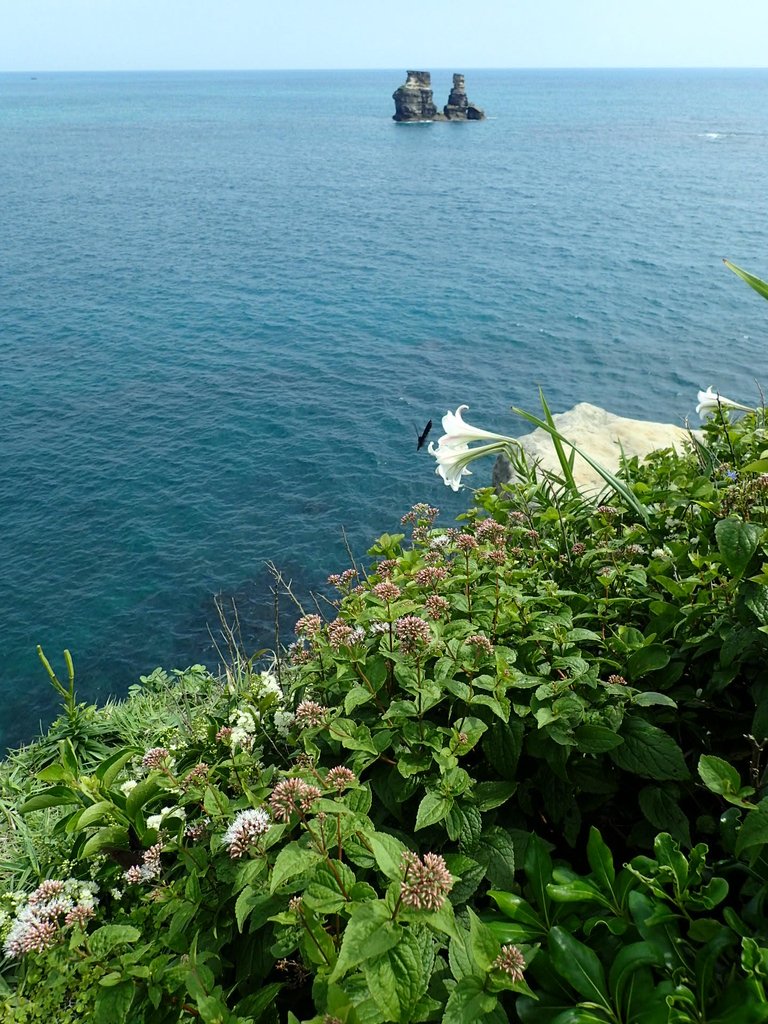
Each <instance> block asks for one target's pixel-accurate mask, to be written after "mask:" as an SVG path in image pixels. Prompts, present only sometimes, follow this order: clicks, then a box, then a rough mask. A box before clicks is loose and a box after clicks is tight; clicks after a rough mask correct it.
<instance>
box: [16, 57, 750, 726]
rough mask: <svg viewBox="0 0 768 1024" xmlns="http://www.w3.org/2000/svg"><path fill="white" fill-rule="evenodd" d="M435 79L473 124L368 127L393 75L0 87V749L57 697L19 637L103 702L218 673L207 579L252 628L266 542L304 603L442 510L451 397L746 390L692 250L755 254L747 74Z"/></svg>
mask: <svg viewBox="0 0 768 1024" xmlns="http://www.w3.org/2000/svg"><path fill="white" fill-rule="evenodd" d="M456 70H464V71H466V75H467V89H468V93H469V96H470V98H471V99H472V100H473V101H474V102H476V103H478V104H480V105H481V106H483V107H485V108H486V110H487V112H488V114H489V118H488V120H487V121H485V122H483V123H477V124H421V125H396V124H394V122H392V120H391V114H392V112H393V106H392V101H391V99H390V97H391V93H392V91H393V90H394V89H395V88H396V87H397V86H398V85H400V84H401V82H402V81H403V80H404V70H396V71H392V72H384V71H376V72H338V73H329V72H322V73H321V72H316V73H307V72H287V73H257V72H248V73H227V74H218V73H205V74H202V73H188V74H181V73H174V74H170V73H168V74H163V73H156V74H143V73H142V74H45V73H38V74H37V75H35V76H31V75H9V74H4V75H0V314H1V321H0V643H1V644H2V649H1V656H0V708H2V712H1V713H0V744H4V743H17V742H19V741H23V740H25V739H28V738H29V737H31V736H32V735H34V733H35V732H36V730H37V729H38V727H39V723H41V722H43V723H45V722H47V721H49V720H50V718H51V716H52V714H53V711H54V705H53V701H52V691H51V690H50V688H49V686H48V684H47V680H46V677H45V675H44V673H43V671H42V669H41V667H40V666H39V664H38V662H37V659H36V655H35V645H36V644H37V643H41V644H42V645H43V646H44V648H45V650H46V652H47V654H48V655H49V657H51V658H52V660H54V663H55V664H57V665H61V658H60V652H61V651H62V650H63V648H64V647H69V648H70V649H71V651H72V653H73V656H74V659H75V665H76V668H77V673H78V675H77V681H78V687H79V691H80V693H81V695H82V696H83V697H84V698H86V697H87V698H89V699H97V700H104V699H105V698H106V697H107V696H108V695H109V694H120V693H124V692H125V689H126V687H127V686H128V685H129V684H130V683H132V682H135V681H136V679H137V678H138V676H139V675H140V674H143V673H146V672H148V671H151V670H152V669H153V668H154V667H155V666H157V665H163V666H165V667H168V668H171V667H175V666H178V667H183V666H185V665H188V664H192V663H195V662H198V661H203V662H206V663H208V664H210V665H211V666H212V667H215V665H216V664H217V662H218V656H217V654H216V651H215V649H214V646H213V643H212V639H211V633H213V635H214V636H216V635H217V616H216V612H215V608H214V604H213V597H214V595H216V594H221V595H223V598H224V599H225V600H226V601H229V599H230V598H235V599H236V601H237V605H238V607H239V609H240V615H241V620H242V625H243V632H244V634H245V636H246V640H247V642H248V643H249V644H251V645H252V647H253V648H254V649H256V648H258V647H262V646H264V647H269V646H271V645H272V644H273V643H274V635H273V627H272V620H273V598H272V595H271V592H270V582H271V581H270V577H269V574H268V573H267V571H266V569H265V563H266V561H267V560H270V559H271V560H272V561H274V563H276V564H277V565H278V566H279V567H280V569H281V570H282V572H283V573H284V575H285V576H286V578H288V579H290V580H292V581H293V586H294V589H295V591H296V594H297V595H298V596H299V597H300V598H301V599H303V600H306V599H307V595H308V593H309V592H310V590H313V589H314V590H316V591H319V592H322V591H323V587H324V580H325V577H326V575H327V574H328V573H329V572H337V571H341V570H343V569H344V568H345V567H346V566H347V565H348V564H349V563H348V555H347V553H346V543H348V544H349V546H350V548H351V549H352V551H353V552H354V553H355V555H356V556H360V555H362V554H363V553H364V552H365V550H366V548H367V547H368V546H369V545H370V543H371V542H372V540H373V539H374V538H375V537H376V536H377V535H378V534H379V533H381V532H384V531H386V530H389V531H393V530H395V529H396V528H397V526H398V522H399V518H400V516H401V515H402V514H403V513H404V512H405V511H406V510H407V509H408V508H409V506H410V505H411V504H412V503H413V502H415V501H418V500H426V501H429V502H430V503H432V504H436V505H439V506H440V508H441V509H442V510H443V513H442V519H441V521H443V522H445V523H448V522H450V521H451V519H452V517H453V516H454V515H455V514H456V513H457V512H459V511H461V509H462V508H463V507H465V506H466V504H467V502H468V500H469V497H470V496H469V495H465V494H462V495H458V496H455V495H453V493H452V492H450V491H449V490H448V489H446V488H445V487H444V486H443V484H442V482H441V481H440V479H439V478H438V477H437V476H435V474H434V465H433V462H432V460H431V459H430V457H429V456H428V455H427V454H426V453H425V452H421V453H419V454H418V455H417V454H416V451H415V438H416V433H417V430H418V429H421V428H422V427H423V425H424V423H425V422H426V420H427V419H428V418H430V417H431V418H432V419H434V420H435V430H434V434H433V436H434V437H437V436H438V435H439V433H440V430H439V418H440V416H441V415H442V414H443V413H444V412H445V411H446V409H448V408H456V406H458V405H459V404H462V403H466V404H468V405H469V406H470V413H469V414H468V419H469V420H470V421H471V422H473V423H476V424H478V425H481V426H484V427H485V428H487V429H495V430H501V431H505V432H510V433H522V432H524V430H525V425H524V424H523V423H522V422H521V421H520V420H517V419H516V418H515V417H514V416H513V415H512V413H511V412H510V406H511V405H520V406H525V407H528V408H530V409H534V410H535V409H536V407H537V388H538V386H539V385H541V386H542V387H543V388H544V390H545V393H546V395H547V398H548V400H549V402H550V405H551V406H552V407H553V409H555V410H556V411H560V410H563V409H565V408H568V407H570V406H571V405H572V404H573V403H574V402H576V401H589V402H594V403H596V404H600V405H603V406H605V407H607V408H608V409H611V410H613V411H615V412H618V413H623V414H626V415H630V416H638V417H645V418H649V419H659V418H663V419H669V420H672V421H676V422H682V421H683V419H684V417H686V416H693V414H694V406H695V402H696V391H697V389H698V388H699V387H706V386H707V385H710V384H712V385H714V386H716V387H717V388H719V389H720V390H721V391H722V392H723V393H724V394H727V395H730V396H732V397H736V398H739V399H742V400H751V399H752V398H756V394H757V392H756V387H755V383H754V381H755V378H757V380H759V381H760V382H761V383H762V384H763V385H766V384H768V374H767V373H766V371H767V370H768V366H767V365H766V323H767V319H766V317H767V316H768V305H766V304H765V303H763V302H761V300H760V299H759V298H758V297H757V296H755V295H754V294H753V293H752V292H750V291H749V290H748V289H747V288H746V287H745V286H744V285H743V284H742V283H741V282H739V281H738V280H737V279H736V278H735V277H733V275H731V274H730V273H729V272H728V271H727V270H726V269H725V268H724V267H723V266H722V263H721V262H720V260H721V257H723V256H728V257H729V258H731V259H732V260H734V261H735V262H737V263H740V264H741V265H743V266H746V267H747V268H749V269H751V270H753V271H754V272H756V273H758V274H763V275H768V253H767V252H766V241H767V240H768V222H767V220H766V196H768V187H766V186H768V113H766V102H765V100H766V94H767V93H768V72H765V71H738V72H737V71H594V72H589V71H540V72H534V71H475V72H472V71H471V70H468V69H456ZM433 85H434V88H435V95H436V99H437V100H438V102H440V103H442V102H444V101H445V98H446V97H447V94H448V90H449V88H450V72H449V71H434V72H433ZM490 469H491V467H490V464H488V465H487V466H483V465H479V466H478V467H477V470H476V474H475V477H474V480H475V481H476V482H477V484H478V485H481V484H485V483H487V482H488V481H489V479H490ZM342 531H344V533H345V534H346V543H345V536H344V533H343V532H342ZM282 614H283V619H284V621H287V622H288V623H290V622H291V621H292V620H293V618H295V615H297V614H298V612H294V611H292V610H291V609H290V608H289V607H286V604H285V602H283V605H282ZM285 629H287V627H284V630H285ZM284 638H285V639H286V640H289V639H290V637H289V636H287V635H285V637H284Z"/></svg>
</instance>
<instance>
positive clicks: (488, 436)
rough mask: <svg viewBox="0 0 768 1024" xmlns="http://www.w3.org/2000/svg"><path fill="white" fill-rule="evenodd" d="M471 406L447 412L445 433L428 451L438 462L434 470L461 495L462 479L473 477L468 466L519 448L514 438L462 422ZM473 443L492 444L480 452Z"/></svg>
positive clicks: (483, 447)
mask: <svg viewBox="0 0 768 1024" xmlns="http://www.w3.org/2000/svg"><path fill="white" fill-rule="evenodd" d="M468 408H469V406H468V405H460V406H459V408H458V409H457V410H456V412H455V413H454V412H447V413H446V414H445V416H443V430H444V431H445V433H444V434H443V435H442V437H440V438H439V439H438V442H437V447H435V443H434V441H430V443H429V448H428V449H427V450H428V451H429V454H430V455H433V456H434V457H435V459H436V460H437V469H436V470H435V472H436V473H438V474H439V475H440V476H441V477H442V478H443V481H444V483H445V484H446V486H447V487H451V488H453V490H454V491H458V489H459V488H460V487H461V478H462V477H463V476H470V475H471V474H470V471H469V470H468V469H467V466H468V465H469V463H470V462H472V460H473V459H478V458H480V457H481V456H483V455H491V454H493V453H498V452H501V451H505V450H506V449H508V448H509V446H510V445H511V444H519V442H518V441H516V440H515V439H514V438H513V437H506V436H505V435H504V434H492V433H491V432H490V431H488V430H480V428H479V427H473V426H471V425H470V424H469V423H465V422H464V420H463V419H462V418H461V414H462V411H463V410H464V409H468ZM470 441H490V442H491V443H490V444H483V445H480V446H479V447H477V448H470V447H469V443H470Z"/></svg>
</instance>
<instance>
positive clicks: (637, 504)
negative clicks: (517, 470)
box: [512, 406, 648, 523]
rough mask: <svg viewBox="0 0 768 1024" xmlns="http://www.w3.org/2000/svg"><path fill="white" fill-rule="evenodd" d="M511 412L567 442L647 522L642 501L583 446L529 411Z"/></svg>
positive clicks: (514, 408)
mask: <svg viewBox="0 0 768 1024" xmlns="http://www.w3.org/2000/svg"><path fill="white" fill-rule="evenodd" d="M512 412H514V413H517V415H518V416H522V417H523V419H526V420H528V422H529V423H533V424H534V425H535V426H537V427H541V429H542V430H545V431H546V432H547V433H548V434H549V435H550V437H552V438H553V439H554V438H556V439H557V440H558V441H560V442H562V443H564V444H567V445H568V446H569V447H570V448H572V449H573V451H575V452H576V453H577V454H578V455H580V456H581V457H582V459H584V461H585V462H586V463H587V465H589V466H591V467H592V469H594V471H595V472H596V473H598V474H599V475H600V476H601V477H602V478H603V480H605V482H606V483H607V484H608V485H609V487H612V488H613V489H614V491H616V493H617V494H618V495H619V496H620V497H621V498H622V499H623V500H624V502H625V504H626V505H627V506H628V507H629V508H632V509H634V510H635V512H636V513H637V515H638V516H639V517H640V518H641V519H642V520H643V522H645V523H647V522H648V511H647V509H646V508H645V506H644V505H643V504H642V502H641V501H639V500H638V498H637V496H636V495H635V493H634V492H633V491H632V490H631V489H630V488H629V487H628V486H627V484H626V483H624V481H623V480H619V478H618V477H616V476H614V474H613V473H611V472H609V470H607V469H606V468H605V467H604V466H601V465H600V463H599V462H597V461H596V460H595V459H593V458H592V456H591V455H588V454H587V452H585V451H584V449H583V448H579V447H578V445H575V444H574V443H573V442H572V441H569V440H568V438H567V437H563V435H562V434H561V433H560V432H559V431H558V430H556V429H555V427H554V426H552V425H551V424H550V423H547V422H546V421H545V420H540V419H539V418H538V417H537V416H533V415H532V414H531V413H529V412H525V410H523V409H518V408H516V407H515V406H512Z"/></svg>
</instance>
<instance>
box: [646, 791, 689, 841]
mask: <svg viewBox="0 0 768 1024" xmlns="http://www.w3.org/2000/svg"><path fill="white" fill-rule="evenodd" d="M638 802H639V804H640V810H641V811H642V812H643V815H644V817H645V818H646V820H647V821H649V822H650V823H651V825H653V827H654V828H655V829H657V830H658V831H661V832H669V833H670V835H671V836H672V837H673V838H674V839H676V840H677V841H678V842H679V843H684V844H685V845H686V846H690V845H691V831H690V826H689V824H688V818H687V817H686V816H685V812H684V811H682V810H681V809H680V804H679V799H678V797H677V796H675V795H674V794H672V793H669V792H668V791H667V790H666V789H664V788H663V787H662V786H645V787H644V788H643V789H641V790H640V793H639V794H638Z"/></svg>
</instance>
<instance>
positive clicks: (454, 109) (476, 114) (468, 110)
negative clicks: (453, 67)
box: [443, 75, 485, 121]
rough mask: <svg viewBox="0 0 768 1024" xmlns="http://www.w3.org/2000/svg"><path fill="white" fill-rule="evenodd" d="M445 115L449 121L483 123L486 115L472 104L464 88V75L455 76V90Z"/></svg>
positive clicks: (450, 96)
mask: <svg viewBox="0 0 768 1024" xmlns="http://www.w3.org/2000/svg"><path fill="white" fill-rule="evenodd" d="M443 113H444V114H445V116H446V118H447V119H448V120H449V121H482V119H483V118H484V117H485V113H484V112H483V111H482V110H481V109H480V107H476V106H475V105H474V104H473V103H470V102H469V100H468V99H467V92H466V89H465V88H464V75H454V76H453V88H452V89H451V93H450V95H449V97H448V102H447V103H446V105H445V106H444V107H443Z"/></svg>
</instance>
